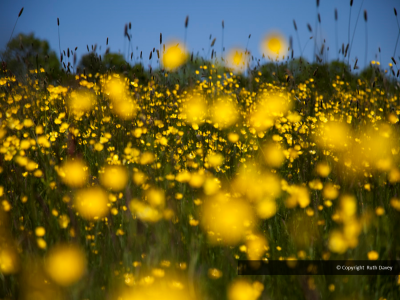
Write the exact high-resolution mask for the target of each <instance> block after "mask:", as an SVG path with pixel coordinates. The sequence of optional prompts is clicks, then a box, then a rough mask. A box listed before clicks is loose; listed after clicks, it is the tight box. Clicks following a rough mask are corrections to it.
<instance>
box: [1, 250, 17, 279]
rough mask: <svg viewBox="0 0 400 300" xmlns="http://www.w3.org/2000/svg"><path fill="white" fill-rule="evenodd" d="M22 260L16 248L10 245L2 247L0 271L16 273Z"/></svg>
mask: <svg viewBox="0 0 400 300" xmlns="http://www.w3.org/2000/svg"><path fill="white" fill-rule="evenodd" d="M19 268H20V262H19V257H18V253H17V251H16V249H14V248H13V247H10V246H4V245H1V247H0V272H1V273H3V274H15V273H17V272H18V271H19Z"/></svg>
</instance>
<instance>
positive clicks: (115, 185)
mask: <svg viewBox="0 0 400 300" xmlns="http://www.w3.org/2000/svg"><path fill="white" fill-rule="evenodd" d="M99 177H100V182H101V184H102V185H103V186H105V187H106V188H109V189H111V190H113V191H121V190H123V189H124V188H125V186H126V183H127V182H128V172H127V170H126V168H125V167H123V166H117V165H112V166H106V167H105V169H104V172H103V173H100V176H99Z"/></svg>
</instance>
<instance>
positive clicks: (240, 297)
mask: <svg viewBox="0 0 400 300" xmlns="http://www.w3.org/2000/svg"><path fill="white" fill-rule="evenodd" d="M263 289H264V286H263V285H262V284H261V283H259V282H257V281H256V282H254V283H253V284H251V283H250V282H248V281H247V280H244V279H239V280H236V281H234V282H232V283H231V284H230V285H229V287H228V300H257V299H258V298H259V297H260V295H261V292H262V291H263Z"/></svg>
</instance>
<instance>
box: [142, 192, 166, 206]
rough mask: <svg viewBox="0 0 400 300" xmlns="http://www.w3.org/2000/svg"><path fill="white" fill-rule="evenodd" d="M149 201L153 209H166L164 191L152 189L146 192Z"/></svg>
mask: <svg viewBox="0 0 400 300" xmlns="http://www.w3.org/2000/svg"><path fill="white" fill-rule="evenodd" d="M146 198H147V201H148V202H149V203H150V205H151V206H153V207H160V208H162V207H164V205H165V195H164V191H163V190H161V189H156V188H151V189H149V190H147V191H146Z"/></svg>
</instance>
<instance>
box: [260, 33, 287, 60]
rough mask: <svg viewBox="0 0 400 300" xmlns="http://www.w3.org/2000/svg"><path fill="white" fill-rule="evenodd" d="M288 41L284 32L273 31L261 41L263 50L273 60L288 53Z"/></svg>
mask: <svg viewBox="0 0 400 300" xmlns="http://www.w3.org/2000/svg"><path fill="white" fill-rule="evenodd" d="M287 49H288V43H287V41H286V39H285V37H284V35H283V34H281V33H280V32H278V31H273V32H270V33H268V34H267V35H265V37H264V38H263V39H262V41H261V50H262V52H263V53H264V54H266V55H268V56H269V57H270V58H271V59H272V60H275V59H279V58H282V57H283V56H285V55H286V53H287Z"/></svg>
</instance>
